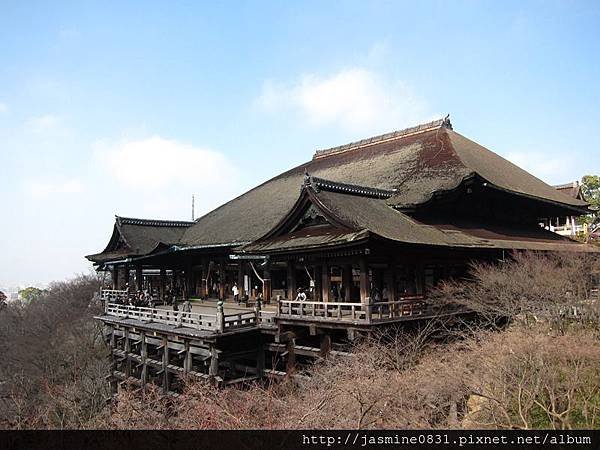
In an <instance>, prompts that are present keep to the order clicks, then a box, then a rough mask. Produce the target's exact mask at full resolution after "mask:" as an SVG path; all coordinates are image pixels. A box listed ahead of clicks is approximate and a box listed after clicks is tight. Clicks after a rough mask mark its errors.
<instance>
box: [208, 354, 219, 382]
mask: <svg viewBox="0 0 600 450" xmlns="http://www.w3.org/2000/svg"><path fill="white" fill-rule="evenodd" d="M208 374H209V375H210V376H211V377H216V376H218V375H219V353H218V352H217V349H216V348H215V347H211V349H210V368H209V369H208Z"/></svg>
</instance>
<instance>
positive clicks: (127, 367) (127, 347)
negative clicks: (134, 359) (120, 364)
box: [123, 328, 131, 378]
mask: <svg viewBox="0 0 600 450" xmlns="http://www.w3.org/2000/svg"><path fill="white" fill-rule="evenodd" d="M123 333H124V334H125V344H124V345H125V346H124V347H123V348H124V350H125V358H127V359H126V360H125V375H126V376H127V378H129V377H130V376H131V355H130V352H131V341H130V339H129V329H127V328H125V329H124V330H123Z"/></svg>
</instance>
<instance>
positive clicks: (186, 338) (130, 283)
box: [87, 118, 591, 392]
mask: <svg viewBox="0 0 600 450" xmlns="http://www.w3.org/2000/svg"><path fill="white" fill-rule="evenodd" d="M587 211H588V204H587V203H586V202H585V201H583V200H582V199H580V198H575V197H573V196H570V195H566V194H565V193H563V192H561V191H558V190H556V189H554V188H553V187H552V186H549V185H547V184H546V183H544V182H543V181H541V180H539V179H537V178H535V177H534V176H532V175H531V174H529V173H527V172H526V171H524V170H522V169H521V168H519V167H517V166H515V165H514V164H512V163H510V162H509V161H507V160H505V159H504V158H502V157H500V156H498V155H497V154H495V153H493V152H491V151H490V150H488V149H486V148H484V147H482V146H481V145H479V144H477V143H475V142H473V141H471V140H469V139H467V138H466V137H464V136H462V135H460V134H459V133H457V132H455V131H454V130H453V129H452V125H451V123H450V121H449V120H448V119H447V118H446V119H443V120H438V121H434V122H430V123H426V124H422V125H418V126H415V127H412V128H408V129H405V130H401V131H396V132H392V133H388V134H385V135H381V136H376V137H372V138H369V139H364V140H361V141H358V142H353V143H350V144H347V145H342V146H339V147H334V148H330V149H326V150H318V151H316V153H315V154H314V156H313V158H312V160H310V161H308V162H306V163H305V164H301V165H299V166H298V167H295V168H293V169H290V170H288V171H287V172H284V173H282V174H280V175H278V176H276V177H275V178H272V179H271V180H269V181H267V182H265V183H263V184H261V185H259V186H257V187H255V188H254V189H251V190H250V191H248V192H246V193H245V194H243V195H241V196H239V197H237V198H235V199H233V200H231V201H230V202H228V203H226V204H224V205H222V206H220V207H218V208H217V209H215V210H213V211H211V212H209V213H208V214H206V215H204V216H203V217H201V218H199V219H197V220H195V221H193V222H184V221H165V220H147V219H132V218H125V217H117V218H116V221H115V225H114V228H113V232H112V236H111V238H110V241H109V243H108V245H107V247H106V248H105V249H104V250H103V251H102V252H100V253H97V254H94V255H89V256H87V258H88V259H89V260H90V261H92V262H93V263H94V264H95V265H96V267H97V269H98V270H99V271H109V272H110V273H111V274H112V277H111V279H112V283H113V285H112V286H111V289H107V290H105V291H104V292H103V296H104V297H105V299H106V308H105V310H106V312H105V314H104V315H102V316H99V317H98V319H99V320H102V321H103V322H104V323H105V324H106V326H107V330H108V331H107V336H108V339H109V340H110V342H111V348H112V352H113V372H112V380H113V382H116V381H118V380H119V379H120V380H130V381H132V380H134V382H135V383H139V384H142V385H143V384H144V383H146V382H150V381H152V382H157V383H160V384H161V385H162V386H163V388H164V389H165V390H166V391H173V392H175V391H177V386H178V383H179V381H178V380H181V379H182V376H184V375H185V376H189V375H193V376H197V377H201V378H206V377H208V378H211V379H214V380H217V381H219V382H223V383H234V382H237V381H239V380H246V379H248V378H249V377H250V378H252V377H256V378H260V377H263V376H265V375H268V374H271V375H284V374H285V373H286V372H289V371H290V370H293V367H294V363H295V362H296V360H297V359H299V358H310V357H315V356H319V355H321V356H322V355H324V354H326V353H327V352H330V351H336V349H338V350H339V349H341V347H338V346H339V345H340V343H343V342H345V341H347V340H352V339H353V338H354V337H355V336H356V334H357V333H366V332H368V331H369V330H371V329H373V327H379V326H385V325H389V324H391V323H398V322H402V321H411V320H423V319H426V318H428V317H432V316H434V315H436V314H439V311H438V310H436V305H435V304H431V303H429V302H428V299H427V295H428V292H429V291H430V290H431V289H432V288H433V287H434V286H435V285H436V284H437V283H438V282H439V281H440V280H443V279H447V278H451V277H461V276H463V275H464V274H465V272H466V270H467V267H468V264H469V262H470V261H473V260H498V259H502V258H504V257H505V256H507V252H511V251H514V250H536V251H591V249H590V247H588V246H587V245H584V244H581V243H578V242H576V241H574V240H571V239H569V238H568V237H564V236H560V235H557V234H556V233H553V232H551V231H549V230H546V229H544V228H543V227H541V226H540V223H543V222H544V220H545V219H547V218H552V217H573V216H578V215H581V214H585V213H586V212H587ZM234 285H236V286H237V287H238V288H239V291H240V296H241V298H242V299H244V302H243V303H244V304H245V305H251V306H248V307H246V306H240V307H238V306H237V304H236V303H235V302H234V301H233V295H232V288H233V286H234ZM142 290H145V291H147V292H149V293H150V295H151V296H152V298H153V299H155V300H156V301H155V303H156V304H160V306H154V305H153V307H144V306H133V305H131V304H126V303H128V302H127V297H128V296H132V295H135V292H139V291H142ZM173 298H175V299H178V300H179V301H182V300H188V299H189V300H191V303H192V305H193V308H192V311H191V312H181V311H173V310H172V306H169V303H171V302H172V301H173ZM211 299H214V301H213V300H211ZM217 300H220V301H221V302H219V303H216V301H217ZM222 302H224V303H223V304H222ZM248 302H249V303H248ZM340 351H341V350H340Z"/></svg>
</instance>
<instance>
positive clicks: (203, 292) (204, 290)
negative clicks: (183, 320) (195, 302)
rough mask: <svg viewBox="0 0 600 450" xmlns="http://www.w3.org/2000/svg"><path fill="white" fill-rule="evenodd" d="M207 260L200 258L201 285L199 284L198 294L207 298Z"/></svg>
mask: <svg viewBox="0 0 600 450" xmlns="http://www.w3.org/2000/svg"><path fill="white" fill-rule="evenodd" d="M208 264H209V263H208V260H207V259H206V258H202V285H201V286H200V295H201V296H202V297H206V298H208Z"/></svg>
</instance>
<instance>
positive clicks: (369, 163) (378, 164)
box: [181, 119, 587, 245]
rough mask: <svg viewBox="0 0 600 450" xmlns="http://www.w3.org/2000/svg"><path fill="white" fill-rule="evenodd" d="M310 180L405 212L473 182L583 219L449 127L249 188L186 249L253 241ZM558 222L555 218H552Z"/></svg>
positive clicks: (340, 152)
mask: <svg viewBox="0 0 600 450" xmlns="http://www.w3.org/2000/svg"><path fill="white" fill-rule="evenodd" d="M305 171H308V172H310V174H311V175H312V176H313V178H315V179H324V180H329V181H331V182H336V183H341V184H346V185H359V186H369V187H370V189H374V190H382V191H385V192H393V195H391V196H390V197H389V198H388V200H387V202H388V204H390V205H392V206H395V207H398V208H408V207H413V206H415V205H420V204H423V203H426V202H427V201H429V200H430V199H431V198H432V196H433V195H434V193H439V192H444V191H449V190H452V189H454V188H456V187H457V186H459V185H460V184H461V183H462V182H463V181H464V180H466V179H469V178H472V177H475V176H478V177H480V179H482V180H483V181H484V182H487V183H489V186H490V187H496V188H497V189H500V190H503V191H506V192H508V193H511V194H514V195H519V196H523V197H527V198H530V199H532V200H533V201H539V202H543V203H547V204H549V205H553V206H554V207H556V208H557V209H558V210H561V211H562V210H564V209H569V210H573V209H574V210H577V211H579V213H583V211H584V210H585V208H587V204H586V203H585V202H583V201H581V200H578V199H574V198H572V197H570V196H568V195H565V194H564V193H561V192H559V191H557V190H556V189H554V188H553V187H552V186H549V185H548V184H546V183H544V182H543V181H541V180H539V179H538V178H536V177H534V176H533V175H531V174H529V173H528V172H526V171H524V170H523V169H521V168H519V167H517V166H516V165H514V164H512V163H511V162H509V161H507V160H506V159H504V158H502V157H500V156H498V155H497V154H495V153H493V152H491V151H489V150H487V149H486V148H484V147H482V146H480V145H479V144H477V143H475V142H473V141H471V140H469V139H467V138H465V137H464V136H462V135H460V134H458V133H456V132H455V131H453V130H452V128H451V125H450V123H449V121H448V120H447V119H445V120H439V121H434V122H430V123H428V124H423V125H419V126H417V127H412V128H409V129H406V130H401V131H397V132H393V133H388V134H385V135H381V136H376V137H373V138H370V139H365V140H362V141H359V142H355V143H352V144H347V145H344V146H340V147H334V148H332V149H326V150H319V151H317V152H316V153H315V155H314V157H313V159H312V160H311V161H308V162H306V163H304V164H301V165H299V166H297V167H295V168H293V169H290V170H288V171H287V172H284V173H282V174H280V175H278V176H276V177H275V178H272V179H271V180H269V181H267V182H265V183H263V184H261V185H259V186H257V187H255V188H254V189H252V190H250V191H248V192H246V193H245V194H242V195H241V196H239V197H237V198H235V199H233V200H231V201H230V202H228V203H225V204H224V205H222V206H220V207H219V208H217V209H215V210H213V211H211V212H209V213H208V214H206V215H205V216H203V217H201V218H199V219H198V220H197V221H196V223H195V224H194V225H193V226H191V227H189V228H188V229H187V231H186V232H185V234H184V235H183V238H182V241H181V242H182V243H183V244H186V245H200V244H201V245H207V244H217V243H219V244H223V243H232V245H235V243H236V242H244V241H246V242H247V241H253V240H255V239H257V238H259V237H260V236H262V235H264V234H265V233H266V232H267V231H268V230H270V229H271V228H272V227H274V226H275V225H276V224H277V223H278V222H279V221H280V220H281V219H282V218H283V217H284V216H285V214H286V213H287V212H288V211H289V210H290V208H291V207H292V206H293V205H294V202H295V201H296V199H297V197H298V190H299V187H300V186H301V185H302V181H303V177H304V172H305ZM557 215H559V214H557Z"/></svg>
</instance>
